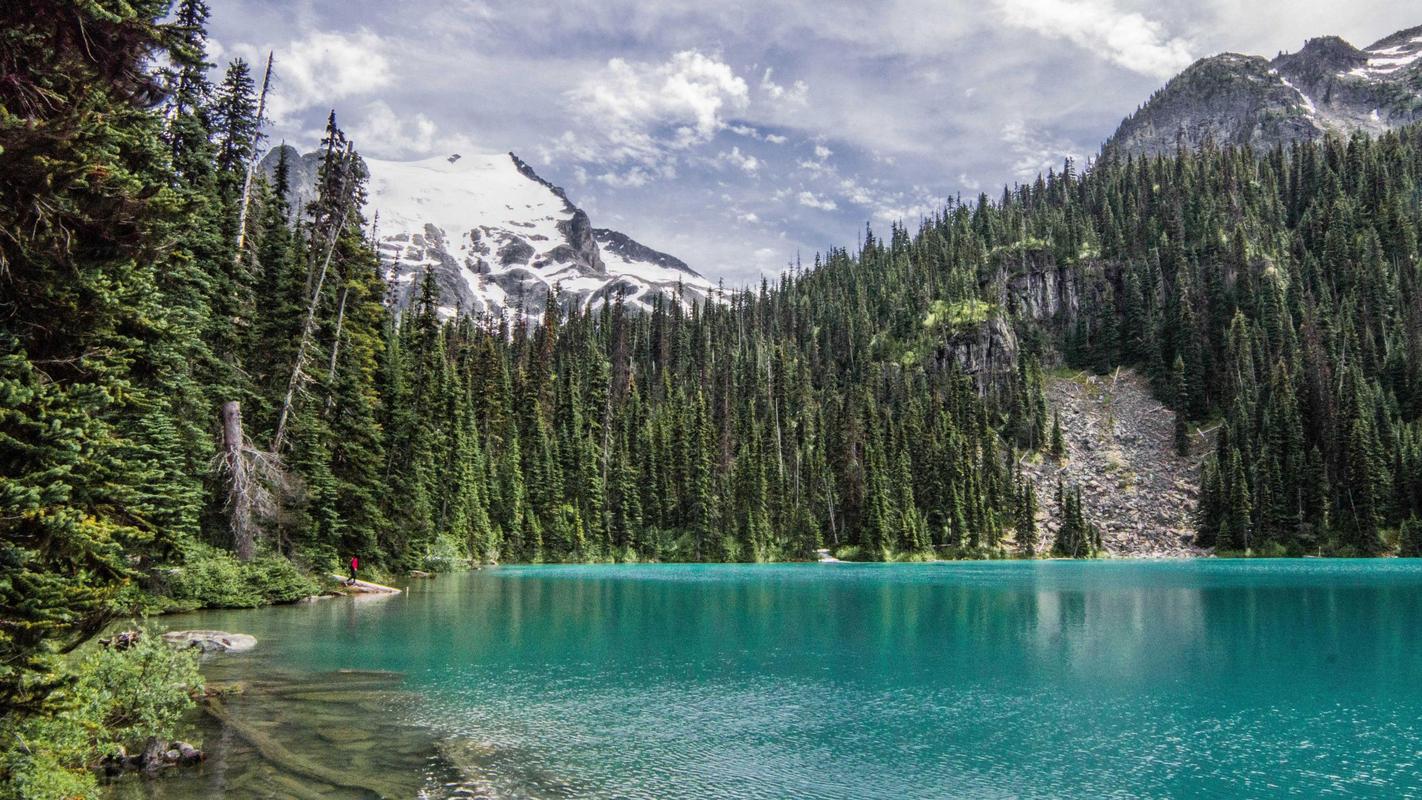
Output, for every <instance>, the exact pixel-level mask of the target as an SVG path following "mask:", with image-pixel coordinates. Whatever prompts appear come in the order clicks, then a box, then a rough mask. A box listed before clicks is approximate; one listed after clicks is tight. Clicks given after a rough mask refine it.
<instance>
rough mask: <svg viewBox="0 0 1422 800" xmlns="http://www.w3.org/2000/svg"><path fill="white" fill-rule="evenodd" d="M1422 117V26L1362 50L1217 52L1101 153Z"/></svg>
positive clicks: (1154, 99) (1154, 151) (1325, 42)
mask: <svg viewBox="0 0 1422 800" xmlns="http://www.w3.org/2000/svg"><path fill="white" fill-rule="evenodd" d="M1419 120H1422V25H1419V26H1415V27H1412V28H1406V29H1403V30H1400V31H1397V32H1396V33H1393V34H1390V35H1388V36H1386V37H1383V38H1382V39H1379V40H1378V41H1376V42H1374V43H1373V44H1371V45H1369V46H1368V47H1366V48H1361V49H1360V48H1357V47H1355V46H1353V45H1352V44H1350V43H1349V42H1347V41H1346V40H1344V39H1342V38H1341V37H1338V36H1331V35H1327V36H1318V37H1314V38H1312V39H1309V40H1308V41H1307V42H1305V43H1304V46H1303V47H1302V48H1301V49H1299V50H1298V51H1297V52H1293V53H1280V54H1278V55H1277V56H1275V57H1274V58H1273V59H1266V58H1265V57H1263V56H1258V55H1248V54H1242V53H1230V52H1226V53H1219V54H1217V55H1213V56H1209V57H1207V58H1202V59H1200V60H1198V61H1196V62H1195V63H1193V64H1191V65H1190V66H1189V67H1187V68H1185V69H1184V70H1183V71H1181V72H1180V73H1179V74H1178V75H1176V76H1175V77H1174V78H1172V79H1170V81H1168V82H1167V83H1166V84H1165V85H1164V86H1163V87H1161V88H1160V89H1159V90H1157V91H1156V92H1155V93H1154V94H1152V95H1151V97H1150V98H1149V99H1148V100H1147V101H1146V102H1145V103H1143V104H1142V105H1141V106H1140V107H1139V108H1138V109H1137V110H1136V111H1135V112H1134V113H1132V114H1131V115H1130V116H1128V117H1126V118H1125V119H1124V120H1123V121H1122V122H1121V124H1120V126H1118V127H1117V129H1116V131H1115V132H1114V133H1113V134H1112V135H1111V136H1110V138H1108V139H1107V140H1106V142H1105V144H1104V145H1103V146H1102V151H1101V157H1102V158H1120V157H1125V156H1129V155H1158V154H1161V153H1170V152H1174V150H1175V149H1176V148H1177V147H1178V146H1180V145H1182V144H1183V145H1185V146H1186V147H1190V148H1195V147H1199V146H1201V145H1203V144H1204V143H1205V142H1206V141H1213V142H1215V143H1217V144H1221V145H1224V144H1232V145H1236V146H1239V145H1250V146H1253V147H1256V148H1267V147H1272V146H1274V145H1280V144H1284V145H1286V144H1290V143H1293V142H1297V141H1312V140H1315V139H1318V138H1321V137H1323V136H1325V135H1327V134H1329V133H1336V134H1340V135H1351V134H1353V133H1355V132H1363V133H1368V134H1371V135H1378V134H1381V133H1385V132H1387V131H1389V130H1393V129H1395V128H1398V127H1401V126H1403V125H1407V124H1410V123H1412V122H1416V121H1419Z"/></svg>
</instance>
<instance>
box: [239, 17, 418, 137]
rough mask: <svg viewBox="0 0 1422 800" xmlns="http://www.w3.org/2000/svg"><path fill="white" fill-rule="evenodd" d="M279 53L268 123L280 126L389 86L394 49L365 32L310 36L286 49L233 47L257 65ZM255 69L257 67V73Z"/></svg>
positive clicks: (269, 105) (314, 33)
mask: <svg viewBox="0 0 1422 800" xmlns="http://www.w3.org/2000/svg"><path fill="white" fill-rule="evenodd" d="M268 50H271V51H273V52H274V53H275V57H276V64H275V67H274V68H273V73H272V75H273V79H272V90H271V95H270V96H269V97H268V98H267V112H268V115H269V117H270V118H271V119H272V120H273V121H274V122H276V123H277V124H278V125H281V124H285V123H287V122H289V121H290V120H291V117H292V115H294V114H297V113H299V112H301V111H304V110H306V109H308V108H311V107H313V106H317V105H319V106H323V107H330V106H335V105H337V101H339V100H342V99H344V98H347V97H351V96H353V95H358V94H368V93H370V92H372V91H375V90H378V89H384V88H386V87H387V86H390V85H391V84H392V83H393V82H394V80H395V75H394V74H393V72H392V71H391V68H390V58H389V51H390V47H389V45H388V44H387V43H386V42H385V40H383V39H381V38H380V37H379V36H378V35H376V34H374V33H372V32H371V31H368V30H365V29H361V30H358V31H355V32H352V33H332V32H327V31H309V32H307V33H306V35H305V36H304V37H302V38H299V39H294V40H292V41H289V42H287V43H286V44H282V45H272V46H261V47H258V46H256V45H251V44H238V45H233V47H232V54H233V55H240V56H242V57H243V58H245V59H247V61H248V62H249V63H251V64H254V65H262V64H265V63H266V58H267V51H268ZM254 68H255V67H254Z"/></svg>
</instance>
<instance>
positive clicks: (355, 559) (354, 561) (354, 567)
mask: <svg viewBox="0 0 1422 800" xmlns="http://www.w3.org/2000/svg"><path fill="white" fill-rule="evenodd" d="M359 571H360V556H351V579H350V583H355V581H356V573H357V572H359Z"/></svg>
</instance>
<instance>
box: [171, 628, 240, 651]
mask: <svg viewBox="0 0 1422 800" xmlns="http://www.w3.org/2000/svg"><path fill="white" fill-rule="evenodd" d="M163 641H165V642H167V643H168V644H170V645H172V646H174V647H177V648H187V647H196V648H197V649H199V650H201V651H203V652H204V653H245V652H247V651H248V650H251V649H252V648H254V647H256V646H257V637H255V636H250V635H248V634H245V633H228V632H227V631H207V630H196V631H168V632H167V633H165V634H163Z"/></svg>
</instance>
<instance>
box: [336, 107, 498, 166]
mask: <svg viewBox="0 0 1422 800" xmlns="http://www.w3.org/2000/svg"><path fill="white" fill-rule="evenodd" d="M349 132H350V136H351V140H352V141H353V142H355V145H356V148H357V149H359V150H360V151H361V152H362V153H366V154H369V155H373V156H377V157H384V158H399V157H402V156H412V155H429V154H430V153H431V151H432V150H434V148H435V146H436V144H437V139H436V134H437V127H436V125H435V123H434V120H432V119H430V118H429V117H427V116H425V115H424V114H422V113H416V114H414V115H413V116H408V117H402V116H400V115H399V114H396V113H395V111H394V109H392V108H390V106H389V104H387V103H386V102H385V101H383V100H376V101H375V102H373V103H370V104H368V105H366V106H365V108H363V109H361V114H360V115H359V117H358V118H357V119H356V120H355V122H353V123H351V124H350V126H349ZM438 144H440V145H441V146H443V148H444V149H447V150H449V151H450V152H459V151H461V150H466V149H473V148H472V147H470V146H469V142H468V141H467V140H464V139H462V138H460V139H459V140H457V141H453V142H440V143H438Z"/></svg>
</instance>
